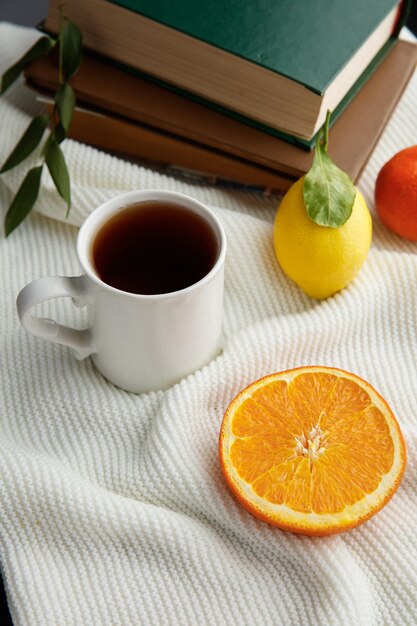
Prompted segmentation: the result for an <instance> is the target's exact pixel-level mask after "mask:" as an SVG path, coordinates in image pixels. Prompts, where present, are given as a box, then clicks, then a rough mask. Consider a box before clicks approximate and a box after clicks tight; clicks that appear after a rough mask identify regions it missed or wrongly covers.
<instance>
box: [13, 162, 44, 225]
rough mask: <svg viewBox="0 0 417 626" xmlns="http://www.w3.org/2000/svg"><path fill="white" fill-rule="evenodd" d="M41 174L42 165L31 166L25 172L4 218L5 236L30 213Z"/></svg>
mask: <svg viewBox="0 0 417 626" xmlns="http://www.w3.org/2000/svg"><path fill="white" fill-rule="evenodd" d="M41 175H42V165H40V166H39V167H34V168H32V169H31V170H29V172H28V173H27V174H26V177H25V179H24V181H23V183H22V184H21V185H20V188H19V190H18V192H17V194H16V195H15V197H14V199H13V202H12V203H11V205H10V208H9V210H8V211H7V214H6V218H5V220H4V229H5V232H6V237H8V236H9V235H10V233H11V232H12V231H13V230H14V229H15V228H16V227H17V226H19V224H20V223H21V222H23V220H24V219H25V217H26V216H27V215H28V213H30V211H31V209H32V207H33V205H34V204H35V202H36V199H37V197H38V193H39V187H40V184H41Z"/></svg>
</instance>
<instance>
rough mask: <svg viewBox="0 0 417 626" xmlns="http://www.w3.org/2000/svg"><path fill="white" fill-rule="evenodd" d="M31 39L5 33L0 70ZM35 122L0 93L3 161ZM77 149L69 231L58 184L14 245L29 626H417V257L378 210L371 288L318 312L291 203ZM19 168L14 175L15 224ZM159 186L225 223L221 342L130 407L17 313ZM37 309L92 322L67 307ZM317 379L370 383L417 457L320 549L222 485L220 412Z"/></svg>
mask: <svg viewBox="0 0 417 626" xmlns="http://www.w3.org/2000/svg"><path fill="white" fill-rule="evenodd" d="M36 36H37V35H36V34H35V33H34V31H31V30H25V29H20V28H17V27H13V26H11V25H7V24H3V25H0V59H1V65H2V66H1V68H0V71H2V70H4V68H6V67H8V66H9V65H11V63H12V62H14V61H15V59H16V58H17V56H18V55H19V54H21V53H22V52H23V51H24V50H25V49H26V48H27V47H28V46H29V45H30V44H31V43H32V42H33V40H34V39H35V37H36ZM416 100H417V76H415V77H414V79H413V80H412V82H411V83H410V85H409V87H408V89H407V91H406V93H405V94H404V96H403V98H402V100H401V102H400V104H399V106H398V107H397V109H396V111H395V113H394V115H393V117H392V119H391V121H390V122H389V125H388V127H387V128H386V130H385V132H384V134H383V137H382V139H381V140H380V142H379V144H378V146H377V148H376V150H375V151H374V154H373V156H372V158H371V160H370V162H369V164H368V166H367V168H366V171H365V172H364V174H363V176H362V178H361V180H360V181H359V184H358V186H359V188H360V189H361V191H362V192H363V194H364V195H365V198H366V200H367V202H368V204H369V206H370V208H371V210H372V211H373V212H374V209H373V189H374V184H375V178H376V175H377V173H378V171H379V169H380V167H381V166H382V165H383V163H385V162H386V161H387V160H388V159H389V158H390V157H391V156H392V155H393V154H394V153H395V152H397V151H398V150H399V149H401V148H403V147H405V146H407V145H411V144H413V143H416V142H417V116H416V115H415V104H416ZM37 110H38V105H37V104H36V102H35V97H34V94H33V93H31V92H30V91H29V90H28V89H26V88H25V87H24V86H23V85H22V83H21V82H20V83H19V84H17V85H15V86H14V87H13V88H12V89H10V91H9V92H8V93H7V94H6V95H5V96H3V97H2V98H0V139H1V140H0V162H1V163H3V162H4V160H5V158H6V156H7V155H8V154H9V153H10V151H11V149H12V148H13V146H14V145H15V143H16V141H17V139H18V137H20V135H21V134H22V132H23V130H24V128H25V127H26V125H27V124H28V122H29V120H30V119H31V116H32V115H33V114H34V113H36V111H37ZM63 150H64V153H65V157H66V160H67V162H68V166H69V170H70V176H71V181H72V190H73V207H72V209H71V212H70V222H71V224H68V222H66V221H65V206H64V204H63V202H62V201H61V200H60V199H59V197H58V195H57V193H56V191H55V189H54V185H53V183H52V181H51V179H50V178H49V175H48V174H47V173H46V172H45V173H44V175H43V178H42V190H41V194H40V198H39V201H38V204H37V211H36V212H33V213H32V214H31V215H30V216H29V218H28V219H27V220H26V221H25V222H24V223H23V224H22V225H21V226H20V227H19V228H18V230H16V231H15V232H14V233H13V234H12V235H11V236H10V237H9V238H8V239H7V240H6V239H5V238H4V236H1V238H0V272H1V276H2V280H1V286H2V287H1V288H2V297H1V299H0V319H1V336H0V341H1V349H0V362H1V389H2V393H1V397H0V402H1V408H0V416H1V440H0V488H1V497H0V550H1V553H0V556H1V566H2V573H3V577H4V579H5V585H6V589H7V595H8V601H9V605H10V610H11V612H12V616H13V619H14V622H15V624H16V625H28V626H58V625H59V626H70V625H71V626H72V625H74V626H75V625H76V626H84V625H85V626H111V625H114V626H116V625H121V626H129V625H146V626H148V625H149V626H151V625H152V626H162V625H167V626H176V625H178V626H194V625H198V626H200V625H201V626H205V625H210V626H221V625H227V626H234V625H243V624H247V625H251V626H253V625H257V626H258V625H260V626H267V625H271V626H273V625H274V626H276V625H278V624H283V625H284V624H288V625H295V624H297V625H299V624H303V625H305V624H314V625H316V624H317V625H320V626H325V625H331V626H334V625H335V624H355V626H361V625H362V626H372V625H377V624H378V625H379V624H380V625H382V624H385V625H386V624H415V620H416V615H417V594H416V589H417V568H416V566H415V564H416V563H417V541H416V532H415V528H416V522H417V496H416V493H417V478H416V459H417V417H416V409H415V407H416V399H417V398H416V394H417V392H416V389H417V385H416V381H417V377H416V355H417V332H416V331H417V319H416V318H417V289H416V280H417V255H416V252H417V247H416V244H411V243H408V242H406V241H404V240H401V239H399V238H398V237H396V236H395V235H393V234H391V233H390V232H388V231H387V230H386V229H385V228H384V227H383V226H382V225H381V224H380V222H379V221H378V219H377V217H376V216H375V214H374V240H373V244H372V248H371V251H370V253H369V256H368V258H367V261H366V263H365V264H364V266H363V268H362V269H361V271H360V273H359V275H358V277H357V278H356V279H355V280H354V282H353V283H352V284H351V285H349V287H347V288H346V289H344V290H343V291H342V292H340V293H339V294H337V295H335V296H334V297H332V298H330V299H328V300H326V301H322V302H317V301H313V300H310V299H309V298H307V297H306V296H304V295H303V293H302V292H301V291H300V290H299V289H298V288H297V287H296V286H295V285H293V284H292V283H291V282H290V281H289V280H288V279H287V278H286V277H285V276H284V275H283V274H282V272H281V271H280V269H279V267H278V265H277V262H276V260H275V257H274V253H273V246H272V222H273V219H274V215H275V211H276V207H277V204H278V201H279V198H278V197H275V196H270V197H265V196H262V195H260V194H256V193H252V192H248V191H243V190H235V189H221V188H220V187H216V186H212V185H209V184H203V183H196V182H194V183H193V182H184V181H182V180H179V179H176V178H174V177H170V176H167V175H165V174H163V173H158V172H157V171H153V170H152V169H149V168H145V167H140V166H138V165H136V164H132V163H128V162H124V161H122V160H120V159H117V158H114V157H112V156H110V155H107V154H104V153H101V152H99V151H97V150H94V149H92V148H90V147H87V146H84V145H81V144H79V143H77V142H74V141H70V140H67V141H65V142H64V144H63ZM330 153H331V146H330ZM34 161H35V159H34V158H32V157H31V158H30V159H29V160H28V164H30V163H31V162H34ZM25 171H26V168H23V167H18V168H16V169H14V170H12V171H10V172H9V173H7V174H5V175H2V177H1V180H0V205H1V208H2V218H4V214H5V212H6V210H7V207H8V206H9V204H10V201H11V198H12V197H13V194H14V193H15V192H16V190H17V188H18V186H19V184H20V182H21V180H22V178H23V175H24V172H25ZM151 188H159V189H171V190H176V191H181V192H184V193H187V194H189V195H191V196H193V197H195V198H197V199H199V200H201V201H203V202H205V203H206V204H208V205H209V206H210V207H212V208H213V210H214V211H215V212H216V214H217V215H218V217H219V218H220V219H221V221H222V222H223V224H224V226H225V229H226V233H227V237H228V245H229V249H228V256H227V260H226V278H225V302H224V307H225V321H224V333H225V345H224V351H223V353H222V354H221V356H219V357H218V358H217V359H216V360H214V361H213V362H212V363H210V364H209V365H208V366H207V367H205V368H203V369H202V370H200V371H197V372H195V373H194V374H192V375H191V376H189V377H188V378H186V379H185V380H183V381H181V382H180V383H179V384H177V385H175V386H174V387H172V388H170V389H168V390H167V391H165V392H154V393H149V394H144V395H134V394H129V393H126V392H124V391H122V390H120V389H118V388H116V387H115V386H113V385H111V384H109V383H107V382H106V381H105V380H104V378H103V377H102V376H101V375H100V374H99V373H98V372H97V370H96V369H95V368H94V367H93V365H92V363H91V361H90V359H87V360H85V361H81V362H78V361H76V359H75V358H74V357H73V355H72V353H71V351H70V350H69V349H67V348H64V347H62V346H58V345H54V344H51V343H46V342H43V341H41V340H38V339H36V338H34V337H32V336H31V335H29V334H28V333H26V332H25V331H24V330H23V329H22V327H21V326H20V324H19V321H18V318H17V314H16V306H15V300H16V296H17V294H18V292H19V291H20V289H21V288H22V287H23V286H24V285H25V284H26V283H28V282H29V281H31V280H33V279H35V278H38V277H42V276H49V275H67V276H69V275H77V274H79V273H80V267H79V265H78V261H77V256H76V251H75V240H76V236H77V226H79V225H80V224H81V223H82V221H83V220H84V219H85V217H86V216H87V215H88V214H89V213H90V211H92V210H93V209H94V208H95V207H96V206H98V205H99V204H100V203H101V202H102V201H104V200H105V199H107V198H110V197H112V196H114V195H116V194H118V193H121V192H123V191H126V190H132V189H151ZM51 218H54V219H51ZM38 313H39V314H42V315H46V316H47V317H53V318H54V319H59V320H60V321H61V322H63V323H66V324H70V325H72V326H75V327H78V328H80V327H83V325H84V324H85V323H86V320H85V319H84V316H83V311H80V310H79V309H76V308H75V307H73V305H72V303H71V301H70V299H61V300H58V301H55V302H53V303H50V304H47V305H43V306H42V307H40V309H39V311H38ZM312 364H320V365H328V366H334V367H339V368H343V369H347V370H350V371H352V372H355V373H357V374H358V375H360V376H362V377H363V378H365V379H367V380H368V381H369V382H370V383H371V384H372V385H373V386H375V387H376V389H377V390H378V391H379V392H380V393H382V395H383V396H384V397H385V398H386V399H387V401H388V402H389V404H390V405H391V407H392V409H393V411H394V413H395V414H396V416H397V418H398V420H399V422H400V425H401V427H402V430H403V433H404V436H405V440H406V444H407V451H408V465H407V469H406V472H405V475H404V479H403V482H402V484H401V487H400V488H399V490H398V492H397V494H396V495H395V496H394V498H393V499H392V501H391V502H390V503H389V504H388V506H387V507H386V508H385V509H384V510H383V511H381V512H380V513H379V514H378V515H377V516H375V517H374V518H372V519H371V520H370V521H368V522H367V523H366V524H364V525H363V526H361V527H359V528H357V529H355V530H353V531H351V532H348V533H344V534H341V535H338V536H333V537H329V538H315V539H311V538H308V537H303V536H296V535H293V534H291V533H285V532H281V531H280V530H278V529H276V528H273V527H270V526H268V525H267V524H265V523H263V522H260V521H258V520H256V519H255V518H253V517H252V516H251V515H250V514H249V513H248V512H246V510H244V509H243V508H242V506H241V505H240V504H239V503H238V502H237V501H236V500H235V499H234V497H233V496H232V494H231V493H230V491H229V490H228V488H227V487H226V485H225V482H224V480H223V478H222V475H221V471H220V468H219V462H218V453H217V440H218V433H219V428H220V424H221V421H222V416H223V413H224V410H225V409H226V407H227V405H228V403H229V402H230V400H231V399H232V398H233V396H234V395H235V394H236V393H237V392H238V391H239V390H240V389H242V388H243V387H244V386H245V385H247V384H248V383H250V382H251V381H253V380H255V379H257V378H260V377H261V376H264V375H266V374H268V373H271V372H274V371H279V370H283V369H287V368H291V367H296V366H301V365H312Z"/></svg>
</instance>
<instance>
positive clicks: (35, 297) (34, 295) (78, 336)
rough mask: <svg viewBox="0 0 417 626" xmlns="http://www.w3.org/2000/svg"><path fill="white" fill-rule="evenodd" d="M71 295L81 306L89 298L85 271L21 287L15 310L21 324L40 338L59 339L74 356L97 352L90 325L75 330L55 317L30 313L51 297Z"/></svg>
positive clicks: (76, 303) (38, 280)
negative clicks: (44, 316) (55, 319)
mask: <svg viewBox="0 0 417 626" xmlns="http://www.w3.org/2000/svg"><path fill="white" fill-rule="evenodd" d="M62 297H70V298H73V302H74V304H75V306H78V307H83V306H85V305H86V304H87V303H88V302H91V291H90V289H89V287H88V279H87V276H85V274H83V275H81V276H71V277H70V276H53V277H48V278H38V279H37V280H34V281H33V282H31V283H29V284H28V285H26V287H23V289H22V291H21V292H20V293H19V295H18V297H17V301H16V305H17V312H18V314H19V318H20V321H21V323H22V326H23V328H25V329H26V330H27V331H29V332H30V333H32V334H33V335H35V336H36V337H40V338H41V339H45V340H46V341H53V342H55V343H61V344H62V345H64V346H69V347H70V348H73V350H74V354H75V357H76V358H77V359H80V360H81V359H85V358H86V357H87V356H89V355H90V354H93V353H94V352H96V350H95V347H94V345H93V341H92V336H91V329H90V328H86V329H84V330H76V329H75V328H69V327H68V326H63V325H62V324H58V322H55V321H54V320H51V319H47V318H43V317H36V316H34V315H31V313H30V311H31V309H32V308H33V307H34V306H35V305H36V304H40V303H41V302H44V301H45V300H51V299H52V298H62Z"/></svg>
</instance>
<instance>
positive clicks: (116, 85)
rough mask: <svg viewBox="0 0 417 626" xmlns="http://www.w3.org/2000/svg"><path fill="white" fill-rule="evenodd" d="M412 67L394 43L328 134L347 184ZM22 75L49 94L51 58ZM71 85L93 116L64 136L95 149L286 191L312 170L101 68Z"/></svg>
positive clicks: (225, 123) (192, 106)
mask: <svg viewBox="0 0 417 626" xmlns="http://www.w3.org/2000/svg"><path fill="white" fill-rule="evenodd" d="M416 60H417V46H415V45H414V44H412V43H409V42H404V41H399V42H398V43H397V44H396V45H395V46H394V48H393V50H392V51H391V52H390V53H389V55H388V56H387V57H386V58H385V60H384V61H383V62H382V64H381V65H380V66H379V68H378V69H377V70H376V72H375V73H374V75H373V76H372V77H371V78H370V80H369V81H368V82H367V83H366V84H365V85H364V86H363V88H362V89H361V90H360V91H359V93H358V94H357V95H356V97H355V98H354V99H353V100H352V102H351V103H350V105H349V106H348V107H347V109H346V110H345V111H344V113H343V114H342V116H341V117H340V118H339V119H338V120H337V121H336V123H335V124H334V126H333V127H332V129H331V131H330V144H329V153H330V155H331V157H332V158H333V160H334V161H335V162H336V163H337V164H338V165H339V167H341V168H342V169H343V170H345V171H346V172H347V173H348V174H349V175H350V176H351V178H352V179H353V180H356V179H357V177H358V176H359V174H360V172H361V171H362V169H363V167H364V165H365V164H366V162H367V160H368V158H369V156H370V154H371V152H372V150H373V148H374V146H375V144H376V142H377V140H378V138H379V136H380V134H381V132H382V130H383V129H384V127H385V125H386V123H387V121H388V119H389V116H390V115H391V113H392V111H393V109H394V108H395V105H396V104H397V102H398V99H399V97H400V95H401V93H402V92H403V90H404V88H405V86H406V84H407V82H408V80H409V79H410V77H411V75H412V72H413V70H414V67H415V64H416ZM26 76H27V78H28V79H29V80H30V82H31V83H32V84H33V85H35V86H36V87H38V88H43V89H48V90H55V88H56V82H57V71H56V63H55V61H54V59H53V58H52V57H51V58H43V59H39V60H38V61H35V62H34V63H32V64H31V65H30V66H29V67H28V68H27V70H26ZM72 84H73V87H74V89H75V91H76V95H77V99H78V103H79V105H80V106H81V107H84V106H85V105H88V107H91V106H92V107H95V109H96V110H95V111H93V110H88V109H87V108H85V109H84V111H81V110H80V111H77V113H76V115H75V119H74V121H73V124H72V127H71V132H70V136H72V137H73V138H75V139H79V140H80V141H84V142H86V143H91V144H92V145H95V146H97V147H101V148H104V149H106V150H112V151H115V152H119V153H122V154H126V155H128V156H134V157H138V158H146V159H148V158H149V159H152V160H156V161H159V162H161V163H171V164H175V165H179V166H181V167H186V168H191V169H195V170H199V171H202V172H207V173H210V174H213V175H218V176H224V177H226V178H233V179H235V180H238V181H240V182H246V183H248V184H256V185H261V186H266V187H273V188H277V189H285V188H286V187H288V186H289V184H291V181H292V180H293V179H294V178H295V177H298V176H301V175H302V174H304V173H305V172H306V171H307V170H308V169H309V167H310V165H311V161H312V158H313V155H312V153H311V152H308V151H306V150H303V149H301V148H298V147H296V146H294V145H291V144H288V143H287V142H285V141H283V140H280V139H278V138H276V137H273V136H272V135H270V134H267V133H263V132H261V131H259V130H257V129H254V128H253V127H251V126H248V125H246V124H243V123H242V122H239V121H237V120H234V119H231V118H229V117H227V116H224V115H222V114H221V113H218V112H216V111H214V110H212V109H210V108H207V107H205V106H204V105H201V104H198V103H196V102H193V101H191V100H189V99H187V98H185V97H183V96H181V95H178V94H175V93H173V92H171V91H169V90H165V89H164V88H163V87H161V86H159V85H155V84H154V83H152V82H148V81H146V80H145V79H143V78H139V77H138V76H135V75H132V74H130V73H128V72H124V71H123V70H120V69H118V68H116V67H114V66H112V65H110V64H107V63H105V62H104V61H101V60H98V59H95V58H92V57H89V56H86V57H85V58H84V60H83V63H82V65H81V68H80V70H79V72H78V74H77V75H76V76H75V77H74V79H73V81H72ZM133 138H134V139H133ZM226 160H227V163H228V164H229V166H230V167H231V166H232V165H233V164H235V168H234V170H233V172H232V175H230V173H228V172H230V170H229V168H226ZM249 168H250V169H251V175H250V174H249ZM272 176H273V177H275V178H274V179H273V180H272V178H271V177H272Z"/></svg>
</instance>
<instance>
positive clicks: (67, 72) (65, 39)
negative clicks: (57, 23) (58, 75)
mask: <svg viewBox="0 0 417 626" xmlns="http://www.w3.org/2000/svg"><path fill="white" fill-rule="evenodd" d="M59 42H60V60H61V61H62V73H63V76H64V81H68V80H69V79H70V78H71V76H74V74H75V72H76V71H77V70H78V68H79V65H80V63H81V55H82V50H83V36H82V34H81V31H80V29H79V28H78V27H77V26H76V25H75V24H74V23H73V22H71V21H70V20H68V19H65V18H63V19H62V20H61V28H60V32H59Z"/></svg>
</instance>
